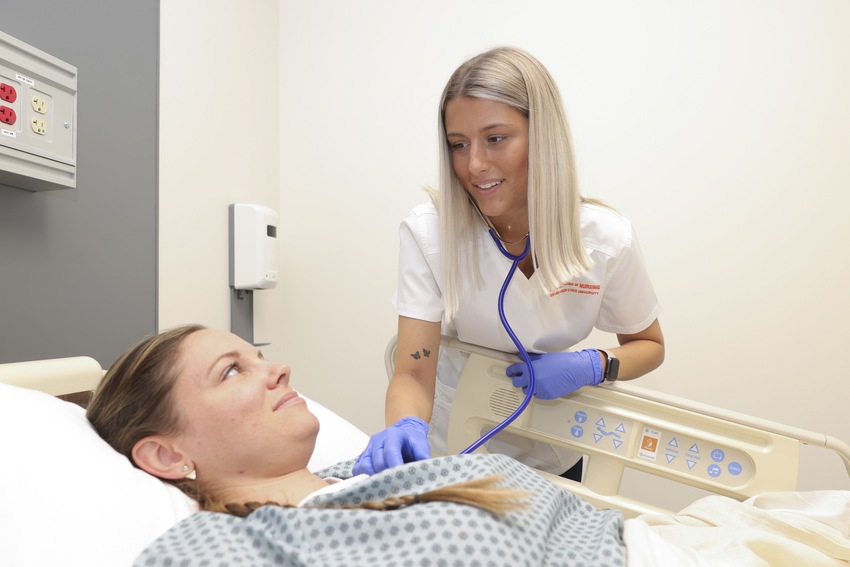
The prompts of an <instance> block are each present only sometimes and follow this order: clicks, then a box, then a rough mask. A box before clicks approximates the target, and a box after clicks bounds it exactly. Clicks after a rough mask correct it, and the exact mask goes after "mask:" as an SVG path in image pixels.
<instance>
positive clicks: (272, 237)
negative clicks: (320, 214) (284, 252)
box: [229, 203, 280, 289]
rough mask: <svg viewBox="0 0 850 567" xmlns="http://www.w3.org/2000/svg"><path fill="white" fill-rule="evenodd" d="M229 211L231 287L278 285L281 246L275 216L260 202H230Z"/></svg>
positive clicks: (247, 287) (269, 286)
mask: <svg viewBox="0 0 850 567" xmlns="http://www.w3.org/2000/svg"><path fill="white" fill-rule="evenodd" d="M229 213H230V287H232V288H233V289H270V288H273V287H274V286H276V285H277V280H278V263H279V258H278V257H279V255H280V246H279V244H278V238H277V226H278V215H277V213H276V212H274V211H273V210H271V209H270V208H268V207H265V206H263V205H251V204H246V203H233V204H231V205H230V207H229Z"/></svg>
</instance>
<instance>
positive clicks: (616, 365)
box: [605, 355, 620, 382]
mask: <svg viewBox="0 0 850 567" xmlns="http://www.w3.org/2000/svg"><path fill="white" fill-rule="evenodd" d="M619 372H620V359H619V358H615V357H613V356H611V355H608V366H607V367H606V368H605V379H606V380H608V381H609V382H613V381H614V380H616V379H617V375H618V374H619Z"/></svg>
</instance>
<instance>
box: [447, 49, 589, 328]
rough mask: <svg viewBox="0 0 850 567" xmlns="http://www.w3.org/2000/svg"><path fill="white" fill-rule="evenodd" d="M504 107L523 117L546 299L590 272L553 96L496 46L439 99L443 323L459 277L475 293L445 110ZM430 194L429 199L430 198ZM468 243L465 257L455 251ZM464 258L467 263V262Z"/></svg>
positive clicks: (535, 64)
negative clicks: (465, 104)
mask: <svg viewBox="0 0 850 567" xmlns="http://www.w3.org/2000/svg"><path fill="white" fill-rule="evenodd" d="M461 96H465V97H472V98H481V99H487V100H492V101H496V102H500V103H502V104H507V105H508V106H511V107H513V108H515V109H516V110H518V111H520V112H522V113H523V114H524V115H525V116H526V117H527V118H528V211H529V212H528V215H529V219H528V223H529V235H530V238H531V257H532V262H533V263H534V267H535V270H536V271H539V272H540V276H539V278H540V283H541V285H542V286H543V287H544V289H545V290H546V291H547V292H551V291H553V290H555V289H557V288H558V287H560V286H562V285H564V284H565V283H567V282H568V281H570V280H572V279H573V278H575V277H577V276H580V275H582V274H584V273H585V272H587V270H588V269H590V267H591V266H592V265H593V262H592V260H591V259H590V257H589V256H588V255H587V252H585V250H584V245H583V243H582V239H581V232H580V229H581V219H580V207H581V202H582V197H581V195H580V194H579V191H578V179H577V176H576V168H575V156H574V152H573V144H572V140H571V138H570V129H569V123H568V122H567V117H566V113H565V112H564V108H563V103H562V101H561V95H560V92H559V91H558V87H557V85H556V84H555V81H554V80H553V79H552V76H551V75H550V74H549V72H548V71H547V70H546V68H545V67H544V66H543V65H542V64H541V63H540V62H539V61H538V60H537V59H535V58H534V57H532V56H531V55H529V54H528V53H526V52H525V51H522V50H520V49H516V48H511V47H499V48H496V49H492V50H490V51H487V52H485V53H482V54H480V55H477V56H476V57H473V58H472V59H470V60H468V61H466V62H465V63H463V64H462V65H461V66H460V67H458V69H457V70H456V71H455V72H454V73H453V74H452V76H451V78H449V81H448V83H447V84H446V87H445V89H444V90H443V94H442V97H441V99H440V112H439V133H438V136H439V140H440V151H439V154H440V189H441V190H440V193H439V197H438V198H436V199H435V204H436V205H437V206H438V210H439V213H440V219H441V220H440V242H441V246H440V249H441V254H442V258H443V260H442V261H443V277H444V286H443V299H444V304H445V309H446V318H447V319H451V318H452V316H453V315H454V314H455V313H456V312H457V309H458V306H459V305H460V299H461V296H462V294H463V292H464V290H463V289H462V282H463V278H462V277H461V276H462V274H463V273H464V272H463V271H464V270H465V271H466V274H467V275H468V276H469V279H471V280H472V281H473V283H474V284H475V285H476V287H477V286H479V285H480V283H481V273H480V270H479V268H478V245H477V239H476V238H474V229H473V227H476V226H477V227H480V226H481V223H482V220H481V219H480V218H479V215H478V213H477V212H476V210H475V204H474V203H473V202H472V200H471V198H470V197H469V196H468V194H467V192H466V191H465V190H464V188H463V186H462V185H461V183H460V181H459V180H458V178H457V176H456V175H455V174H454V170H453V168H452V156H451V150H450V146H449V143H448V141H447V139H446V128H445V110H446V104H447V103H448V102H449V101H451V100H452V99H454V98H457V97H461ZM435 197H436V195H434V194H432V199H434V198H435ZM463 241H470V242H471V244H472V248H471V249H470V250H466V249H464V248H462V247H460V246H459V245H458V243H460V242H463ZM470 255H471V257H470Z"/></svg>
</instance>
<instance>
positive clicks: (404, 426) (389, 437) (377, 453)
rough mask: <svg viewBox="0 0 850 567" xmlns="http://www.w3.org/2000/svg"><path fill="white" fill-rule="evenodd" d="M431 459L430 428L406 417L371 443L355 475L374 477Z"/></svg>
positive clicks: (373, 437) (358, 462)
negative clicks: (385, 471)
mask: <svg viewBox="0 0 850 567" xmlns="http://www.w3.org/2000/svg"><path fill="white" fill-rule="evenodd" d="M430 458H431V446H430V445H429V444H428V424H427V423H425V422H424V421H422V420H421V419H419V418H418V417H413V416H410V417H403V418H401V419H400V420H398V421H397V422H395V423H394V424H393V425H391V426H390V427H387V428H386V429H384V430H383V431H380V432H378V433H375V434H374V435H372V437H371V438H370V439H369V444H368V445H366V450H365V451H363V453H362V454H361V455H360V456H359V457H358V458H357V461H356V462H355V463H354V468H353V469H352V473H353V474H355V475H358V474H370V475H371V474H375V473H378V472H381V471H382V470H384V469H388V468H391V467H397V466H399V465H402V464H404V463H409V462H411V461H421V460H422V459H430Z"/></svg>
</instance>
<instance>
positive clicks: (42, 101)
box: [32, 94, 47, 114]
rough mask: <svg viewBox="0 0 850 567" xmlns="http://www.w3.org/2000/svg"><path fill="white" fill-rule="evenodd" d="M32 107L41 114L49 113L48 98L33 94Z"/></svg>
mask: <svg viewBox="0 0 850 567" xmlns="http://www.w3.org/2000/svg"><path fill="white" fill-rule="evenodd" d="M32 109H33V110H35V111H36V112H38V113H39V114H47V99H46V98H45V97H43V96H40V95H37V94H34V95H32Z"/></svg>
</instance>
